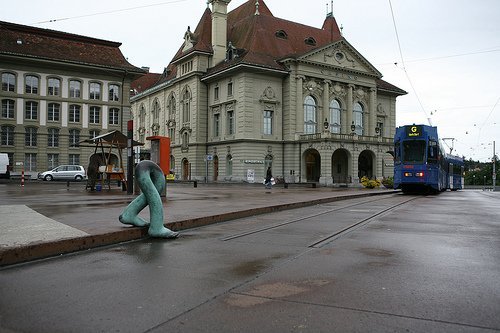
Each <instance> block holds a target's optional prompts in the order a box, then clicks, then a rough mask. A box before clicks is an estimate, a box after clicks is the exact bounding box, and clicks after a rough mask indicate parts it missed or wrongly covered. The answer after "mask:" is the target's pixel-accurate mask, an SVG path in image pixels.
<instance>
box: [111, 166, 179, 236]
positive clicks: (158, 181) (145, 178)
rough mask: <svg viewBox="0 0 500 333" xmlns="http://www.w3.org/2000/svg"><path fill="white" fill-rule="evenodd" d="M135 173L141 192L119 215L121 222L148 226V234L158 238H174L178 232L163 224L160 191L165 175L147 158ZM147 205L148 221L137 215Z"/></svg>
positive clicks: (162, 187) (161, 190) (163, 184)
mask: <svg viewBox="0 0 500 333" xmlns="http://www.w3.org/2000/svg"><path fill="white" fill-rule="evenodd" d="M135 175H136V177H137V182H138V184H139V188H140V189H141V191H142V193H141V194H140V195H139V196H138V197H137V198H135V199H134V201H132V202H131V203H130V204H129V205H128V206H127V207H126V208H125V210H124V211H123V213H122V214H121V215H120V217H119V220H120V222H121V223H123V224H131V225H135V226H136V227H146V226H149V229H148V234H149V235H150V236H151V237H158V238H176V237H177V236H179V233H178V232H175V231H172V230H170V229H168V228H166V227H165V226H164V225H163V205H162V202H161V197H160V193H162V192H163V191H164V190H165V186H166V181H165V175H164V174H163V171H162V170H161V169H160V167H159V166H158V165H157V164H156V163H154V162H152V161H149V160H144V161H141V162H139V164H137V166H136V168H135ZM147 205H149V216H150V221H149V222H148V221H146V220H144V219H143V218H141V217H139V213H140V212H141V211H142V210H143V209H144V208H146V206H147Z"/></svg>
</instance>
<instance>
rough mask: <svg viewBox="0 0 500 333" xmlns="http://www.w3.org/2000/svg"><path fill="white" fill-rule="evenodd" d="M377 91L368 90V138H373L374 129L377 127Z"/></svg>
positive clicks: (373, 89)
mask: <svg viewBox="0 0 500 333" xmlns="http://www.w3.org/2000/svg"><path fill="white" fill-rule="evenodd" d="M376 103H377V89H375V88H370V130H369V132H368V133H369V134H368V135H370V136H375V135H377V133H376V132H375V127H376V126H377V106H376Z"/></svg>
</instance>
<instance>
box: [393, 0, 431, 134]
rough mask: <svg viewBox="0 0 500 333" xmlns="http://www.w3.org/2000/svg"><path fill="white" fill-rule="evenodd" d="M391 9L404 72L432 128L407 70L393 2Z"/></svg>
mask: <svg viewBox="0 0 500 333" xmlns="http://www.w3.org/2000/svg"><path fill="white" fill-rule="evenodd" d="M389 7H390V8H391V16H392V23H393V25H394V32H395V33H396V40H397V42H398V49H399V56H400V57H401V63H402V64H403V71H404V72H405V75H406V79H407V80H408V82H409V83H410V86H411V89H412V90H413V93H414V94H415V97H416V98H417V101H418V104H419V105H420V108H421V109H422V111H423V112H424V115H425V118H426V119H427V121H428V122H429V125H431V126H432V123H431V118H430V117H429V115H428V114H427V111H425V108H424V106H423V105H422V102H421V101H420V97H419V96H418V94H417V91H416V90H415V87H414V86H413V82H412V81H411V79H410V75H409V74H408V71H407V70H406V65H405V61H404V57H403V51H402V50H401V42H400V41H399V34H398V29H397V26H396V19H395V18H394V11H393V9H392V2H391V0H389Z"/></svg>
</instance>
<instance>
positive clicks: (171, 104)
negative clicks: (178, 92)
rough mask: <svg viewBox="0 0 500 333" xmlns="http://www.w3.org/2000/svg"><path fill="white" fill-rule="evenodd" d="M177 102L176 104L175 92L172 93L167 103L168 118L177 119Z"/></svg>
mask: <svg viewBox="0 0 500 333" xmlns="http://www.w3.org/2000/svg"><path fill="white" fill-rule="evenodd" d="M175 104H176V100H175V96H174V94H172V95H170V97H169V98H168V104H167V108H168V118H169V119H171V120H175V111H176V107H175Z"/></svg>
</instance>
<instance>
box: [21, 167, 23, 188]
mask: <svg viewBox="0 0 500 333" xmlns="http://www.w3.org/2000/svg"><path fill="white" fill-rule="evenodd" d="M21 187H24V168H23V169H22V170H21Z"/></svg>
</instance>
